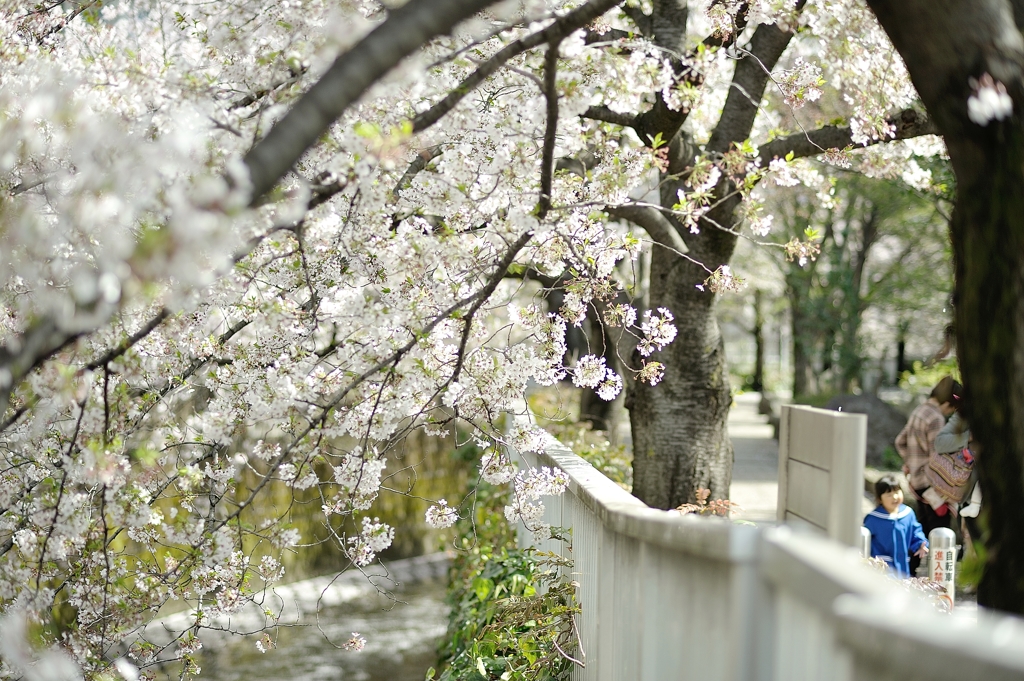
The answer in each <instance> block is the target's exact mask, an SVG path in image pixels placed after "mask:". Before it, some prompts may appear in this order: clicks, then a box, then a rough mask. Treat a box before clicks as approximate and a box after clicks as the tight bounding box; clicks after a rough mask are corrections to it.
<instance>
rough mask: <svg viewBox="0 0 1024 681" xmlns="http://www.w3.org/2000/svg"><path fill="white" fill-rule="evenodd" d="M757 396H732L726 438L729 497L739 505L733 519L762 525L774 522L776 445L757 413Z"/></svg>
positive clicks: (777, 460) (759, 397) (765, 421)
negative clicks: (730, 462)
mask: <svg viewBox="0 0 1024 681" xmlns="http://www.w3.org/2000/svg"><path fill="white" fill-rule="evenodd" d="M760 399H761V395H760V394H758V393H744V394H742V395H736V396H735V397H734V401H733V406H732V410H731V411H730V412H729V436H730V437H731V438H732V447H733V452H734V459H733V467H732V487H731V488H730V489H729V498H730V499H731V500H732V501H733V502H735V503H737V504H739V506H740V508H739V510H738V512H736V513H734V514H733V517H734V518H738V519H741V520H749V521H751V522H754V523H757V524H758V525H761V524H774V523H775V508H776V505H777V502H778V494H779V443H778V442H776V441H775V440H774V439H773V438H772V435H773V431H772V427H771V426H770V425H768V417H766V416H762V415H761V414H758V413H757V405H758V402H759V401H760Z"/></svg>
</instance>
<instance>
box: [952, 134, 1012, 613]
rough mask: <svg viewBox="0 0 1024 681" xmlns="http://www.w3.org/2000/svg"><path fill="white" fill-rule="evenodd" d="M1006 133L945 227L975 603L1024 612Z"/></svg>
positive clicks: (1009, 165)
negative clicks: (983, 556) (952, 279)
mask: <svg viewBox="0 0 1024 681" xmlns="http://www.w3.org/2000/svg"><path fill="white" fill-rule="evenodd" d="M1008 132H1010V133H1011V134H1009V135H1007V137H1006V138H1004V139H1003V140H1002V141H1003V144H1000V145H993V147H991V148H990V149H989V150H988V151H989V153H988V154H986V158H984V159H978V166H977V167H975V168H973V170H975V171H976V174H975V177H976V178H977V180H976V182H975V183H972V184H967V183H966V182H965V183H963V184H961V185H959V187H958V195H959V196H958V201H957V205H956V208H955V210H954V213H953V220H952V223H951V229H952V233H953V249H954V256H955V263H956V275H957V276H956V322H957V323H956V326H957V356H958V358H959V359H960V366H961V369H962V371H963V376H964V382H965V392H966V396H967V415H968V420H969V422H970V424H971V430H972V432H973V433H974V434H975V437H976V438H977V439H978V440H979V441H980V442H981V446H982V449H981V452H980V454H979V455H978V467H979V475H980V479H981V488H982V490H983V491H984V495H985V511H986V513H985V515H984V520H983V524H985V525H987V526H988V533H987V534H988V536H987V538H986V540H985V546H986V548H987V549H988V562H987V564H986V566H985V570H984V573H983V576H982V580H981V584H980V586H979V588H978V602H979V603H980V604H982V605H986V606H990V607H997V608H1002V609H1005V610H1010V611H1012V612H1016V613H1024V542H1021V529H1022V528H1024V465H1022V460H1024V192H1022V191H1021V188H1022V187H1024V132H1022V131H1021V130H1020V129H1016V130H1012V131H1008ZM967 175H968V172H967V169H964V171H963V172H958V173H957V177H958V178H960V177H961V176H967Z"/></svg>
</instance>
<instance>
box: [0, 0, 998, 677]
mask: <svg viewBox="0 0 1024 681" xmlns="http://www.w3.org/2000/svg"><path fill="white" fill-rule="evenodd" d="M492 4H494V3H491V2H488V1H487V0H411V1H410V2H408V3H405V4H402V5H401V7H399V8H397V9H390V8H389V7H388V6H384V5H382V4H380V3H377V2H374V1H372V0H339V1H337V2H333V3H329V2H326V0H283V1H282V2H277V3H259V2H255V1H253V0H244V1H243V0H228V1H226V2H220V3H206V2H198V1H196V2H192V1H190V0H184V1H181V2H178V3H176V4H173V5H172V4H168V3H165V2H164V1H163V0H134V1H128V0H125V1H124V2H121V3H115V4H109V5H103V6H101V5H100V3H96V2H88V1H86V0H81V1H80V2H74V3H66V4H65V3H62V4H40V5H38V6H34V7H31V8H27V7H25V6H22V5H20V4H19V3H14V2H9V3H5V4H3V12H2V14H0V60H2V63H3V64H4V69H3V70H2V73H0V79H2V81H0V82H2V88H0V111H2V112H3V118H2V125H0V152H2V153H0V173H2V179H0V182H2V183H3V188H4V193H3V200H2V202H0V282H2V289H0V296H2V298H3V315H2V316H0V334H2V340H0V342H2V345H0V451H2V457H3V459H2V460H3V463H2V468H0V601H2V602H3V604H4V606H5V608H7V609H8V610H10V611H12V612H13V611H15V610H16V611H17V612H20V613H22V615H21V616H20V617H21V618H22V619H14V620H10V622H14V624H9V626H10V627H15V628H17V627H18V626H22V625H24V626H27V627H29V628H30V629H32V628H34V629H33V630H34V631H35V632H36V633H37V639H42V640H43V641H45V642H48V643H54V644H59V645H60V646H61V648H62V649H63V650H65V651H67V652H68V653H69V654H70V655H71V656H72V657H73V658H74V660H75V662H76V663H77V664H78V665H79V666H80V667H81V668H82V669H83V670H84V671H85V673H86V675H87V676H90V677H92V676H96V675H98V674H101V673H105V672H107V671H109V670H110V669H111V666H112V665H114V666H116V668H117V669H118V670H119V671H120V672H121V673H122V674H126V675H128V676H131V674H132V672H131V669H132V668H131V667H128V666H126V665H135V666H136V667H140V668H142V669H143V670H144V672H145V670H146V669H147V668H148V667H150V666H151V665H153V664H154V662H155V661H156V660H157V659H160V658H161V656H164V655H167V654H170V655H174V656H177V657H179V658H180V659H181V660H182V664H183V665H184V666H183V668H184V673H185V674H187V675H192V674H196V673H198V671H199V670H198V668H197V663H196V658H195V657H194V653H195V652H196V650H198V649H199V648H200V647H201V645H202V634H203V631H204V628H210V627H216V626H221V624H219V623H220V622H222V621H223V620H221V619H218V618H220V617H222V616H227V615H231V614H233V613H236V612H237V611H238V610H239V609H240V608H242V607H243V606H244V605H245V604H246V603H263V602H264V599H263V596H264V595H265V593H266V590H267V589H269V588H271V587H272V585H273V583H274V582H275V581H276V580H278V579H280V578H281V576H282V569H281V565H280V560H279V557H280V555H281V552H282V551H285V550H287V549H288V547H289V545H293V544H295V543H299V542H302V541H303V537H301V536H300V535H299V533H297V532H296V531H295V529H294V528H289V527H287V523H286V522H285V521H284V520H283V518H284V517H285V516H284V515H279V516H273V517H266V516H265V515H262V514H257V513H256V511H255V509H256V508H258V507H259V500H260V499H261V498H262V496H263V495H268V494H270V493H271V492H273V491H274V490H277V489H280V488H285V489H288V490H291V491H293V492H294V493H296V494H307V495H316V496H317V497H318V507H319V508H320V509H321V512H322V523H323V526H324V528H325V530H326V531H328V532H329V533H330V535H331V537H332V540H333V541H335V542H336V544H337V545H338V547H339V548H340V549H342V550H343V551H344V552H345V553H346V555H348V557H349V558H350V560H351V562H352V564H354V565H355V566H364V565H367V564H369V563H370V562H372V561H373V560H374V559H375V556H376V554H378V553H379V552H380V551H382V550H384V549H385V548H386V547H387V546H388V545H389V543H390V541H391V538H392V536H393V535H392V532H393V531H392V529H391V528H389V527H388V526H387V525H386V524H384V523H381V522H379V521H378V520H376V519H374V518H372V517H371V516H369V515H367V514H366V511H367V510H368V509H369V507H370V505H371V504H372V502H373V500H374V499H375V498H376V497H377V496H378V495H379V494H381V493H384V492H386V491H387V485H386V482H385V479H386V476H387V474H388V473H387V465H388V453H389V451H390V450H391V449H392V448H394V447H395V446H396V445H397V443H399V442H400V441H401V439H402V437H403V436H404V435H406V434H407V433H409V432H410V431H411V430H413V429H417V428H422V429H424V430H425V431H426V432H428V433H435V434H436V433H440V432H443V431H445V430H451V429H453V428H454V426H455V424H456V423H458V424H461V425H462V427H464V428H467V429H469V430H470V431H471V432H472V437H473V438H474V440H475V442H476V444H477V445H478V446H479V447H480V448H481V449H482V450H483V451H484V452H485V454H484V457H483V460H482V462H481V477H482V478H483V479H487V480H489V481H492V482H495V483H499V484H502V483H509V484H511V485H512V486H513V490H514V494H513V499H514V501H513V503H512V504H510V506H509V509H507V515H508V516H509V518H510V519H512V518H517V517H518V518H521V519H523V520H525V521H526V522H527V524H528V526H530V527H531V529H534V530H535V531H538V532H543V531H544V530H545V528H544V527H543V525H542V524H541V523H540V520H539V518H540V515H539V510H538V508H539V507H538V506H537V502H538V501H539V500H540V499H541V498H542V497H543V496H544V495H545V494H553V493H558V492H559V490H560V489H562V488H563V487H564V484H565V480H564V478H563V477H561V476H559V474H558V473H557V472H551V471H544V470H539V471H519V472H518V473H517V472H515V471H514V470H512V468H511V466H510V461H509V453H508V452H509V448H514V449H520V450H524V449H531V448H537V447H539V446H540V442H541V439H540V438H539V436H538V434H537V433H536V432H535V431H534V430H533V429H532V428H531V427H529V426H524V425H522V423H521V422H520V421H516V422H515V423H516V424H517V425H513V426H512V427H511V428H507V429H506V428H505V427H504V426H505V424H504V423H503V421H505V419H504V415H505V414H506V413H508V412H514V411H516V410H517V409H518V406H517V405H519V404H520V402H521V398H522V396H523V394H524V391H525V389H526V387H527V385H528V384H529V383H530V382H536V383H541V384H550V383H552V382H555V381H558V380H561V379H563V378H566V377H569V378H571V379H572V380H573V382H574V383H576V384H577V385H579V386H582V387H585V388H588V389H593V390H595V391H596V392H597V394H598V395H599V396H600V397H601V398H603V399H612V398H614V397H615V396H616V395H617V394H618V393H619V392H620V391H621V390H622V389H623V387H624V386H628V387H629V389H630V390H631V395H630V407H631V420H632V425H633V431H634V443H635V448H636V452H637V462H638V463H637V468H636V471H637V476H636V479H637V492H638V494H639V495H640V496H641V498H644V499H645V500H646V501H648V503H651V504H652V505H658V506H672V505H676V504H677V503H679V502H680V501H686V500H692V498H695V497H693V495H694V494H695V491H696V490H697V489H698V488H710V489H711V493H712V495H713V496H721V495H723V491H724V490H727V488H728V482H729V467H730V460H731V456H729V454H730V452H729V448H728V439H727V438H726V435H725V427H724V422H725V414H726V410H727V408H728V404H729V397H728V387H727V384H726V383H725V375H726V372H725V371H724V357H723V354H722V351H721V339H720V336H719V334H718V331H717V327H716V326H715V321H714V308H715V300H716V296H717V295H719V294H720V293H721V292H723V291H727V290H728V289H730V288H732V287H735V286H736V285H737V283H738V280H737V279H736V278H735V276H734V275H733V273H732V272H731V271H730V270H729V268H728V262H729V257H730V255H731V253H732V249H733V247H734V246H735V242H736V239H737V238H740V235H741V234H746V235H747V236H750V235H754V236H758V235H763V234H764V232H765V230H766V229H767V225H768V222H769V221H768V218H767V216H765V215H763V212H762V209H761V208H760V204H759V199H758V196H757V192H758V191H760V190H761V189H759V188H762V189H767V188H768V186H769V185H770V184H771V183H787V182H792V181H803V182H806V183H810V184H812V185H813V184H814V183H815V182H816V181H817V179H816V177H817V176H816V175H815V173H814V172H813V168H811V167H810V166H807V165H805V164H803V162H802V161H801V159H803V158H806V157H810V156H814V155H818V154H823V155H824V156H825V157H826V158H827V159H828V160H830V161H831V162H835V163H843V164H845V163H849V162H852V161H851V158H853V160H856V161H857V162H858V163H861V164H862V165H864V166H865V168H866V169H868V170H870V171H871V172H876V173H887V172H895V173H899V172H903V171H904V170H905V169H906V168H908V167H910V165H912V164H913V159H912V156H913V154H914V149H913V148H911V147H908V146H906V145H903V146H900V145H899V144H889V145H886V148H885V150H884V151H881V152H879V153H876V154H874V155H871V154H870V153H865V152H858V153H850V152H849V150H848V149H847V148H848V147H851V148H852V146H853V145H856V146H870V145H873V144H874V143H876V142H882V141H886V142H891V141H893V140H901V139H906V138H911V137H915V136H918V135H922V134H925V133H929V132H933V131H934V130H933V128H932V127H931V124H930V123H929V122H928V121H927V120H926V119H925V118H924V116H923V115H922V114H921V113H920V112H918V111H917V110H916V109H914V108H913V107H912V105H913V103H914V100H915V98H916V95H915V93H914V91H913V88H912V87H911V86H910V85H909V82H908V81H907V79H906V74H905V73H904V71H903V69H902V66H901V65H900V64H899V63H898V62H897V61H895V60H893V59H891V58H889V56H887V53H886V52H885V50H887V49H890V46H889V43H888V42H887V40H886V38H885V35H884V34H883V33H882V31H881V30H880V28H879V27H878V25H877V24H876V23H875V22H874V19H873V18H872V17H871V15H870V13H869V12H868V11H867V10H866V8H864V7H862V6H861V5H859V4H858V3H856V2H853V1H852V0H849V1H846V0H844V1H843V2H831V1H829V0H821V1H820V2H816V3H807V4H806V6H805V3H804V2H802V1H800V2H796V3H792V2H781V1H779V2H751V3H740V2H717V1H716V2H712V3H710V4H707V5H700V6H697V5H695V6H694V8H693V11H691V10H690V8H689V7H688V6H687V5H686V4H682V3H676V2H654V3H652V4H646V3H638V2H630V3H626V4H623V2H622V1H621V0H590V1H589V2H582V3H580V2H562V1H555V0H552V1H551V2H543V1H540V0H531V1H529V2H518V1H516V2H502V3H497V4H494V6H493V7H491V8H490V9H489V10H488V11H487V13H484V14H477V13H478V12H479V11H481V10H484V9H485V8H487V7H488V6H489V5H492ZM798 29H799V31H798ZM798 34H799V35H800V36H801V37H800V39H799V40H797V39H796V38H794V36H795V35H798ZM396 66H398V68H397V69H396V68H394V67H396ZM997 75H998V74H997ZM826 77H827V78H828V79H829V80H830V81H831V82H832V84H833V85H834V86H837V88H838V89H837V90H828V91H827V92H826V91H825V90H824V89H823V86H824V81H825V79H826ZM979 82H980V81H979ZM769 85H770V86H771V90H769V89H768V88H769ZM979 87H981V89H982V90H984V88H985V87H987V86H979ZM990 89H992V90H993V92H995V93H996V101H995V106H996V108H997V109H998V108H999V107H1000V106H1002V103H1001V102H1002V100H1001V99H1000V96H1001V95H1000V93H999V91H998V88H996V86H995V85H993V86H992V87H991V88H990ZM776 91H777V93H778V94H777V95H776V94H772V93H773V92H776ZM839 91H841V92H842V93H843V94H842V96H840V95H838V94H836V92H839ZM979 91H981V90H979ZM984 91H985V92H987V90H984ZM829 93H831V94H829ZM826 95H827V96H826ZM829 97H831V98H832V100H834V101H832V100H829ZM762 100H764V101H762ZM819 100H821V102H822V104H821V105H820V106H819V105H818V104H815V102H817V101H819ZM826 100H828V101H829V102H830V103H829V106H825V105H824V103H825V102H826ZM979 101H981V100H979ZM985 101H986V102H987V101H988V100H987V99H986V100H985ZM802 103H807V104H808V105H809V106H808V107H807V108H806V109H805V111H811V112H812V114H811V115H807V116H805V117H803V118H801V117H800V115H798V111H797V108H796V107H797V105H799V104H802ZM985 106H988V107H989V108H991V103H989V104H984V103H983V107H982V108H983V109H984V107H985ZM986 111H987V109H986ZM1000 111H1001V109H1000ZM836 112H839V114H841V115H842V116H843V118H844V121H843V122H842V123H838V124H837V123H825V124H823V125H821V126H818V127H812V126H809V125H808V122H809V121H815V122H816V121H817V120H818V119H819V118H821V119H823V121H827V120H828V118H827V117H828V116H832V115H833V114H834V113H836ZM983 113H984V112H983ZM997 113H998V112H997ZM759 114H760V115H759ZM976 115H978V114H976ZM985 115H987V114H985ZM801 128H803V129H802V130H801ZM755 137H756V138H758V139H759V140H760V141H762V142H763V143H762V144H761V145H760V146H759V147H757V146H754V145H753V144H752V143H751V142H750V141H749V140H750V139H751V138H755ZM878 149H882V147H881V146H879V147H878ZM861 157H862V158H861ZM646 195H650V196H653V197H654V198H653V200H651V199H648V198H646ZM637 197H641V198H637ZM637 228H638V229H639V230H642V232H640V231H637V232H634V231H633V230H634V229H637ZM743 230H747V231H746V232H744V231H743ZM644 248H647V249H649V250H650V252H651V270H650V283H649V294H648V295H649V298H650V304H649V305H647V306H646V307H644V306H642V305H640V304H639V301H636V300H631V299H630V298H629V296H628V295H627V296H625V297H623V293H624V292H625V291H626V290H627V288H626V287H625V286H624V284H625V283H632V284H637V283H638V282H636V281H631V277H633V273H634V272H635V271H636V268H635V267H633V261H634V259H635V258H637V257H638V255H639V253H640V252H641V250H642V249H644ZM787 248H789V249H790V250H791V251H792V252H793V253H794V254H795V255H796V256H797V257H799V256H800V254H801V253H803V252H804V250H805V249H807V248H808V247H807V245H806V244H801V243H798V242H794V243H791V244H788V245H787ZM524 271H535V272H538V273H539V274H541V275H542V276H544V277H551V278H553V279H555V280H558V281H560V286H561V288H562V289H563V293H564V297H563V299H562V304H561V305H560V306H559V308H558V310H557V312H555V313H549V312H548V311H547V310H546V308H545V306H544V301H543V300H542V299H541V298H542V293H538V291H537V289H536V288H535V285H534V284H532V283H530V282H531V279H530V278H529V277H523V276H514V275H515V274H516V273H522V272H524ZM634 279H635V277H634ZM594 309H600V310H601V314H602V321H603V324H604V326H605V327H606V328H609V329H614V330H615V333H620V332H621V333H622V334H624V336H623V337H624V338H626V339H627V340H626V342H625V343H624V344H621V345H620V347H628V348H633V347H635V348H636V351H635V353H632V354H631V355H629V356H625V357H620V360H621V362H620V364H619V366H620V369H619V370H614V369H612V368H610V367H609V363H608V361H607V358H606V357H605V356H604V354H603V353H602V351H601V349H599V348H593V349H591V351H590V352H588V353H585V354H583V356H581V357H579V359H578V360H577V362H576V363H575V364H574V365H572V366H564V365H563V359H562V358H563V355H564V353H565V333H566V329H567V327H568V328H571V327H574V326H576V325H579V324H581V323H582V322H583V320H584V318H585V317H586V315H587V313H588V310H589V311H591V312H593V310H594ZM677 336H678V337H679V338H678V340H677ZM673 341H674V342H673ZM659 382H660V383H663V384H664V385H661V386H659V387H658V388H657V389H656V390H651V389H650V387H651V386H654V384H657V383H659ZM464 511H465V509H464V508H462V506H461V505H457V504H454V503H453V504H451V505H449V503H448V502H447V501H446V500H436V504H435V506H434V507H432V508H431V509H430V510H429V511H428V513H427V520H428V521H429V522H431V523H432V524H434V525H435V526H444V525H449V524H451V522H453V520H454V518H455V517H456V516H457V514H458V513H462V512H464ZM172 600H180V601H184V602H186V603H187V604H188V605H189V606H191V607H193V608H195V613H194V624H193V625H192V626H190V627H189V628H188V629H187V630H184V631H181V632H177V634H178V635H177V636H176V637H175V640H174V642H172V643H171V644H169V645H168V646H166V647H165V648H164V649H161V648H159V647H157V646H155V645H153V644H152V643H149V642H147V641H146V640H145V636H144V630H143V626H144V624H145V623H146V621H147V620H148V619H150V618H152V617H153V616H154V614H155V613H156V611H157V610H158V609H159V608H160V607H161V606H162V605H164V604H166V603H168V602H170V601H172ZM58 612H59V613H63V614H60V615H59V616H58V615H57V614H55V613H58ZM265 617H266V619H265V620H264V624H265V625H266V626H272V625H273V624H274V621H275V620H274V614H273V611H272V610H271V611H270V612H269V614H266V615H265ZM19 622H20V623H21V624H18V623H19ZM260 628H261V627H257V630H258V629H260ZM140 635H141V636H140ZM15 638H17V637H11V636H3V637H0V639H2V640H3V642H4V643H5V644H6V643H7V642H8V641H14V640H15ZM260 642H261V645H266V643H265V642H264V641H263V639H261V640H260ZM9 648H10V649H9V650H8V649H5V651H4V656H3V657H4V664H5V665H6V667H4V669H3V673H4V674H5V675H11V676H22V675H25V676H28V677H31V676H33V675H34V674H35V672H34V671H33V670H38V663H37V662H36V661H34V658H33V653H30V652H26V651H25V650H23V649H21V648H19V647H17V645H16V644H14V643H11V644H10V646H9ZM125 655H127V657H125ZM125 669H127V670H129V671H124V670H125Z"/></svg>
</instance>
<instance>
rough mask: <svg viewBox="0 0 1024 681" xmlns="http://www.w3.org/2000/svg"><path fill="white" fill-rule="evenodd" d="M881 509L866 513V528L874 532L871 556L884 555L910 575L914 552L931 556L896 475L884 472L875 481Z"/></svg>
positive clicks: (902, 573)
mask: <svg viewBox="0 0 1024 681" xmlns="http://www.w3.org/2000/svg"><path fill="white" fill-rule="evenodd" d="M875 499H877V500H878V508H876V509H875V510H874V511H872V512H871V513H868V514H867V515H866V516H864V527H866V528H868V530H870V531H871V557H872V558H881V559H882V560H884V561H885V563H886V564H887V565H888V566H889V567H891V568H892V569H893V570H895V571H896V574H897V575H898V576H900V577H912V576H913V575H911V574H910V554H911V553H913V554H914V555H916V556H918V557H919V558H924V557H925V556H926V555H928V540H927V539H926V538H925V536H924V530H922V529H921V523H919V522H917V516H915V515H914V511H913V510H912V509H911V508H910V507H908V506H904V505H903V490H902V489H900V483H899V481H897V480H896V477H895V476H893V475H883V476H882V477H881V478H879V479H878V482H876V483H875Z"/></svg>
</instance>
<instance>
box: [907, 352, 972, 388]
mask: <svg viewBox="0 0 1024 681" xmlns="http://www.w3.org/2000/svg"><path fill="white" fill-rule="evenodd" d="M945 376H952V377H953V379H954V380H956V381H959V382H961V383H963V379H962V378H961V377H960V363H959V362H957V359H956V357H947V358H946V359H943V360H939V361H938V362H934V363H931V364H928V365H925V364H924V363H923V362H914V368H913V369H911V370H910V371H904V372H903V374H902V375H901V376H900V387H901V388H903V389H904V390H906V391H907V392H909V393H911V394H912V395H921V394H925V395H926V394H928V393H930V392H931V390H932V388H934V387H935V384H936V383H938V382H939V381H940V380H942V379H943V378H944V377H945Z"/></svg>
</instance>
